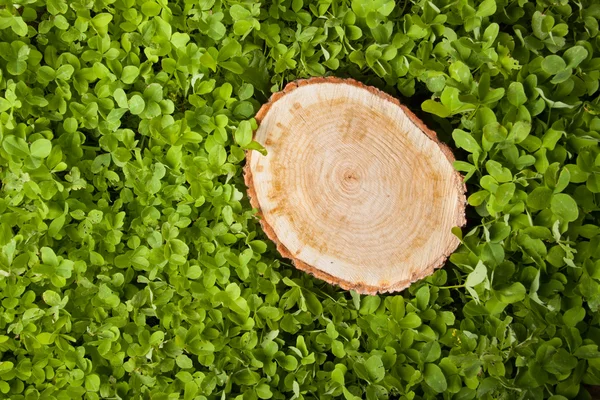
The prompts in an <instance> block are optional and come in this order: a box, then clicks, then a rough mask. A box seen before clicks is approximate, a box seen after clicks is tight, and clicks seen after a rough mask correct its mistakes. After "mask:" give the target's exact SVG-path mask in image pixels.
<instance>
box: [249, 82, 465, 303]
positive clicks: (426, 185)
mask: <svg viewBox="0 0 600 400" xmlns="http://www.w3.org/2000/svg"><path fill="white" fill-rule="evenodd" d="M256 120H257V121H258V124H259V127H258V129H257V130H256V132H255V140H256V141H258V142H259V143H261V144H262V145H263V146H264V147H265V148H266V149H267V151H268V154H267V155H266V156H262V155H261V154H260V153H258V152H255V151H249V152H247V154H246V156H247V160H246V166H245V168H244V179H245V182H246V186H247V187H248V196H249V198H250V202H251V204H252V206H253V207H255V208H256V209H258V211H259V217H260V222H261V225H262V227H263V230H264V231H265V233H266V234H267V236H268V237H269V238H270V239H271V240H272V241H273V242H274V243H275V244H276V246H277V250H278V251H279V252H280V253H281V255H282V256H283V257H286V258H289V259H291V260H292V262H293V263H294V265H295V266H296V267H297V268H299V269H301V270H303V271H306V272H308V273H310V274H312V275H314V276H315V277H317V278H320V279H322V280H325V281H327V282H329V283H332V284H336V285H339V286H341V287H342V288H344V289H352V290H355V291H357V292H359V293H365V294H374V293H378V292H394V291H399V290H403V289H405V288H406V287H408V286H410V284H411V283H412V282H415V281H417V280H419V279H421V278H423V277H426V276H428V275H430V274H431V273H433V271H434V270H435V269H436V268H439V267H441V266H442V265H443V263H444V262H445V260H446V258H447V257H448V256H449V255H450V254H451V253H452V252H453V251H454V250H455V249H456V247H457V246H458V244H459V240H458V239H457V238H456V237H455V236H454V235H453V234H452V233H451V229H452V227H454V226H463V225H464V224H465V223H466V220H465V203H466V199H465V185H464V183H463V180H462V176H461V175H460V174H459V173H458V172H456V171H455V170H454V169H453V167H452V163H453V161H454V156H453V155H452V152H451V150H450V149H449V148H448V147H447V146H446V145H445V144H443V143H441V142H440V141H439V140H438V138H437V135H436V134H435V132H433V131H431V130H430V129H428V128H427V126H425V124H423V122H421V121H420V120H419V119H418V118H417V117H416V116H415V115H414V114H413V113H412V112H411V111H410V110H409V109H408V108H406V107H405V106H403V105H401V104H400V102H399V101H398V100H397V99H395V98H393V97H391V96H389V95H387V94H386V93H384V92H381V91H380V90H378V89H376V88H373V87H369V86H365V85H363V84H361V83H359V82H357V81H354V80H351V79H339V78H311V79H308V80H300V81H296V82H292V83H290V84H288V85H287V86H286V87H285V89H284V90H283V91H282V92H278V93H275V94H273V95H272V97H271V99H270V100H269V102H268V103H266V104H265V105H263V107H262V108H261V109H260V110H259V112H258V113H257V115H256Z"/></svg>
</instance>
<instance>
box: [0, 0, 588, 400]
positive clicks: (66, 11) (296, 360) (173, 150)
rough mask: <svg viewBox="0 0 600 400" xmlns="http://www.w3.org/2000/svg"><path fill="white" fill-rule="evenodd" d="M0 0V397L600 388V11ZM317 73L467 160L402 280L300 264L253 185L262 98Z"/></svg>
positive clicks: (542, 6)
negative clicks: (430, 252)
mask: <svg viewBox="0 0 600 400" xmlns="http://www.w3.org/2000/svg"><path fill="white" fill-rule="evenodd" d="M0 4H1V6H0V73H1V75H0V142H1V145H0V178H1V179H2V187H1V193H2V195H1V196H0V223H1V224H0V247H1V251H0V299H1V306H0V329H1V331H0V333H1V334H0V393H2V395H1V396H0V397H3V398H10V399H15V400H18V399H28V400H29V399H60V400H62V399H77V398H83V399H89V400H95V399H100V398H107V399H180V398H183V399H185V400H192V399H195V400H202V399H204V400H206V399H240V400H241V399H244V400H246V399H271V398H273V399H304V398H305V399H324V400H327V399H334V398H337V399H346V400H349V399H364V398H366V399H369V400H371V399H385V398H390V399H433V398H442V397H443V398H446V399H474V398H478V399H512V398H516V399H543V398H548V397H550V396H553V397H551V398H553V399H562V398H579V399H587V398H589V395H588V394H587V392H586V390H585V388H584V386H583V384H588V385H600V352H599V351H598V345H600V313H599V309H600V252H599V250H598V249H600V228H599V226H598V216H599V215H600V209H599V206H598V205H599V203H600V197H599V196H600V195H599V193H600V148H599V146H598V142H599V140H600V134H599V133H598V132H600V117H599V116H598V115H600V105H599V104H598V103H599V100H598V88H599V78H600V72H599V71H600V61H599V60H600V58H598V57H596V55H598V54H599V53H598V51H599V50H598V49H597V48H598V46H599V44H598V43H599V42H598V19H599V18H600V11H599V10H600V3H598V1H596V0H584V1H582V2H576V3H568V2H566V1H562V0H559V1H556V2H549V1H546V0H536V1H527V0H519V1H515V2H507V1H503V0H500V1H494V0H484V1H479V0H474V1H473V0H469V1H467V0H458V1H450V0H433V1H411V2H409V1H400V2H395V1H392V0H351V1H350V0H347V1H342V0H319V1H308V0H277V1H268V2H267V1H265V2H262V3H258V2H251V1H244V2H240V1H229V0H226V1H224V0H195V1H191V0H180V1H171V2H168V1H166V0H98V1H87V0H72V1H66V0H48V1H41V0H22V1H18V2H10V1H2V2H1V3H0ZM327 74H335V75H338V76H352V77H355V78H357V79H360V80H362V81H364V82H366V83H368V84H373V85H376V86H378V87H381V88H382V89H384V90H386V91H388V92H389V93H392V94H393V95H395V96H404V97H410V98H409V99H406V100H405V103H407V104H409V105H411V104H412V105H413V106H414V108H418V105H419V104H421V109H422V110H423V111H424V112H425V113H423V114H424V115H425V116H426V117H427V115H429V116H430V117H431V118H429V120H428V123H429V124H430V125H431V126H432V127H435V128H436V130H437V131H438V132H439V133H440V136H441V137H442V138H444V139H448V140H452V139H453V140H454V144H455V145H456V147H457V148H458V149H459V150H457V151H456V154H457V158H458V160H459V161H457V162H456V165H455V166H456V168H457V169H458V170H460V171H461V172H464V173H465V176H466V182H467V185H468V189H469V199H468V201H469V203H470V205H471V206H472V207H471V209H470V210H469V215H468V217H469V227H468V228H467V229H466V230H465V233H464V235H463V234H462V233H461V232H458V231H457V232H455V233H456V234H457V235H459V237H460V238H461V241H462V246H461V247H460V248H459V249H458V251H457V252H456V253H455V254H453V255H452V257H451V262H452V264H451V265H448V266H447V267H446V268H444V269H442V270H439V271H437V272H436V273H435V274H433V275H432V276H431V277H429V278H427V279H425V280H423V281H421V282H418V283H416V284H414V285H413V286H412V287H411V288H410V289H409V290H407V291H405V292H404V293H402V294H400V295H386V296H359V295H358V294H356V293H354V292H351V293H347V292H345V291H343V290H339V289H336V288H333V287H331V286H329V285H326V284H324V283H322V282H320V281H317V280H315V279H313V278H311V277H309V276H307V275H305V274H301V273H299V272H298V271H296V270H295V269H293V268H292V267H291V266H289V265H288V264H286V263H285V262H284V261H282V260H279V259H278V257H277V255H276V252H275V249H274V248H273V246H272V245H271V244H269V243H267V241H265V240H264V235H263V234H262V232H261V231H260V228H259V225H258V222H257V219H256V217H255V215H254V213H253V211H252V210H251V209H250V206H249V204H248V202H247V199H246V197H245V195H244V185H243V182H242V179H241V166H242V164H243V161H244V151H245V150H248V149H255V150H259V151H262V148H261V147H260V146H259V145H258V144H257V143H255V142H253V141H252V131H253V129H254V128H255V127H256V122H255V121H254V120H253V119H252V117H253V115H254V113H255V112H256V111H257V109H258V107H259V106H260V104H261V103H262V102H264V101H266V99H267V98H268V96H269V94H270V93H271V92H273V91H277V90H280V89H282V87H283V86H284V85H285V84H286V83H287V82H288V81H291V80H293V79H296V78H302V77H308V76H321V75H327Z"/></svg>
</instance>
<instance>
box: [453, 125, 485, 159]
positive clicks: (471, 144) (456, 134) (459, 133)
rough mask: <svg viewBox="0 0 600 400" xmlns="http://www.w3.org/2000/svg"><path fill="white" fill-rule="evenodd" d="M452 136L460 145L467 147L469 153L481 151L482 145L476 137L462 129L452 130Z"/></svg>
mask: <svg viewBox="0 0 600 400" xmlns="http://www.w3.org/2000/svg"><path fill="white" fill-rule="evenodd" d="M452 138H453V139H454V142H455V143H456V145H457V146H458V147H460V148H463V149H465V150H466V151H468V152H469V153H479V152H481V147H480V146H479V144H478V143H477V141H476V140H475V138H473V136H471V135H470V134H468V133H467V132H465V131H463V130H461V129H455V130H454V131H453V132H452Z"/></svg>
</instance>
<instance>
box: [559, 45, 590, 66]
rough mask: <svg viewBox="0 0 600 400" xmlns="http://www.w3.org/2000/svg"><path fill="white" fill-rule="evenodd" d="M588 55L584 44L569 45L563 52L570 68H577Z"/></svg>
mask: <svg viewBox="0 0 600 400" xmlns="http://www.w3.org/2000/svg"><path fill="white" fill-rule="evenodd" d="M587 57H588V51H587V50H586V49H585V47H583V46H573V47H569V48H568V49H567V50H566V51H565V52H564V54H563V58H564V59H565V61H566V62H567V67H568V68H577V67H578V66H579V64H581V63H582V62H583V61H584V60H585V59H586V58H587Z"/></svg>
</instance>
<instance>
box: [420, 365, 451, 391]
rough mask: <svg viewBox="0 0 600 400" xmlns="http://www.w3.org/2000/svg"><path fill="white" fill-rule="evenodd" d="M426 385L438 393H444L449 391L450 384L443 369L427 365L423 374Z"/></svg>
mask: <svg viewBox="0 0 600 400" xmlns="http://www.w3.org/2000/svg"><path fill="white" fill-rule="evenodd" d="M423 378H424V379H425V383H426V384H427V385H428V386H429V387H430V388H431V389H433V391H434V392H436V393H443V392H445V391H446V389H448V382H447V381H446V377H445V376H444V373H443V372H442V370H441V368H440V367H438V366H437V365H435V364H425V370H424V372H423Z"/></svg>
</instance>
